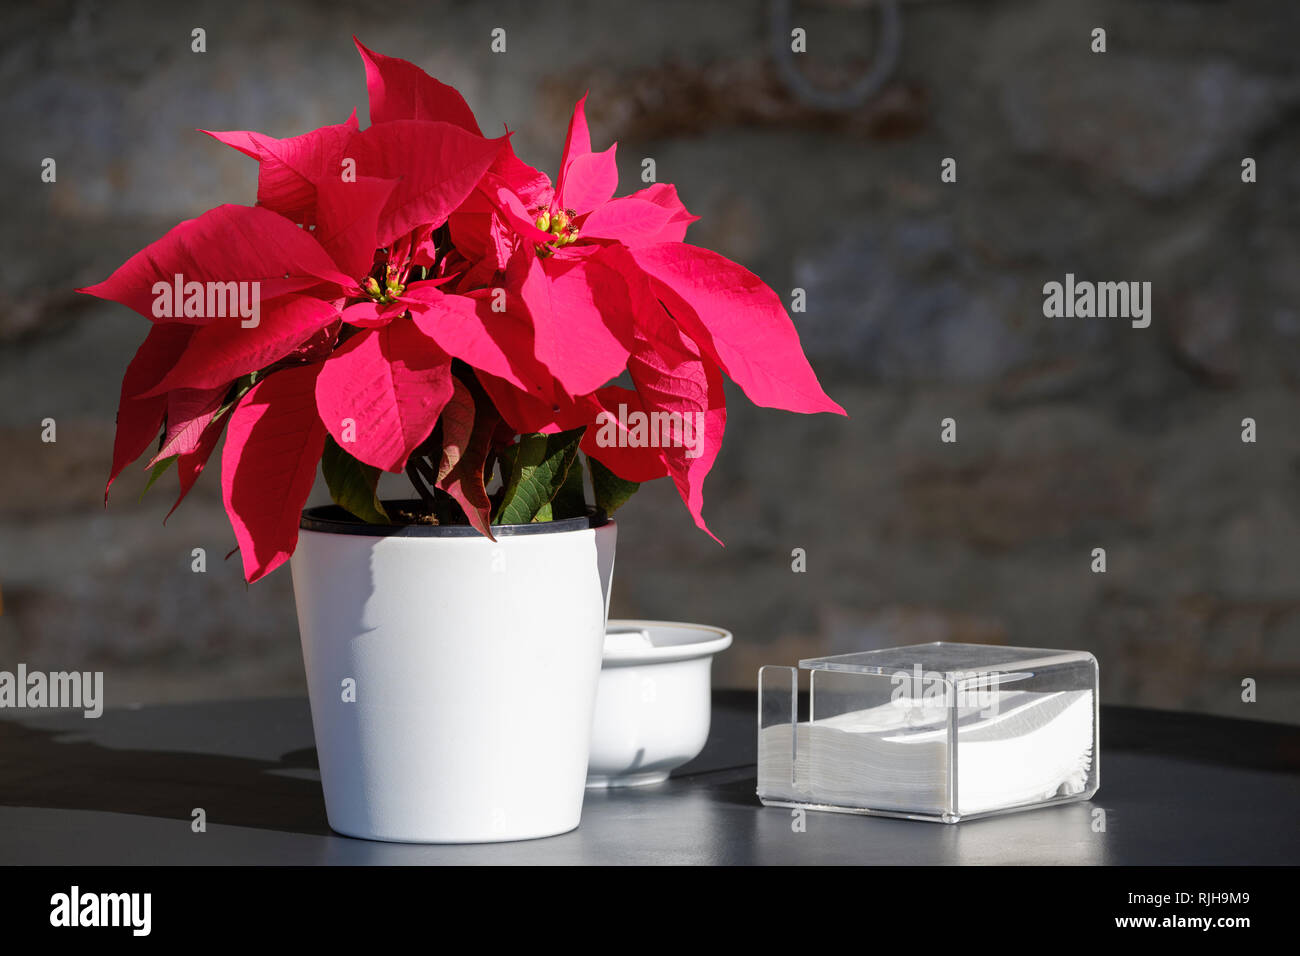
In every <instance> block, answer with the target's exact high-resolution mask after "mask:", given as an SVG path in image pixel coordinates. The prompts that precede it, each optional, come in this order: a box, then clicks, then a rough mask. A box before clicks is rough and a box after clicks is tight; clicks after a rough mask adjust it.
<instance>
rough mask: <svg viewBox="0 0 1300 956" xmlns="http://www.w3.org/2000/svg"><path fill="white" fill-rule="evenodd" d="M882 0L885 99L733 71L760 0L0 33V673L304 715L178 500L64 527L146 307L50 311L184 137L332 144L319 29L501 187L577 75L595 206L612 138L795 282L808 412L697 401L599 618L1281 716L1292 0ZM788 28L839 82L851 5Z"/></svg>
mask: <svg viewBox="0 0 1300 956" xmlns="http://www.w3.org/2000/svg"><path fill="white" fill-rule="evenodd" d="M796 6H797V5H796ZM902 9H903V14H902V21H903V33H902V42H901V48H900V49H899V55H898V63H897V66H896V68H895V69H894V70H893V71H892V74H891V75H890V77H889V79H888V81H887V82H886V83H885V85H884V86H883V88H882V89H881V90H880V91H879V92H878V93H877V94H876V95H875V96H873V97H872V98H871V100H870V101H869V102H867V103H865V104H864V105H862V106H859V107H856V108H853V109H850V110H846V111H822V110H819V109H817V108H815V107H813V106H810V105H809V104H808V103H807V102H805V101H804V100H803V99H801V98H800V97H799V96H797V95H794V94H792V93H791V92H790V90H789V89H788V88H787V86H786V84H785V83H783V81H782V80H781V78H780V76H779V74H778V73H777V71H776V70H775V69H774V66H773V63H772V59H771V50H772V48H773V40H772V37H771V30H770V26H769V19H768V15H767V5H766V4H763V3H758V2H750V3H728V4H723V3H710V2H700V0H692V2H663V3H653V4H649V3H639V2H632V0H618V2H610V0H606V2H600V3H596V2H590V3H574V4H538V3H528V4H525V3H503V4H479V3H475V4H470V3H441V4H440V3H433V2H423V3H419V4H406V3H393V2H389V3H384V4H377V3H368V2H359V3H348V4H341V3H323V4H313V3H307V2H302V0H300V2H291V3H287V4H275V5H271V4H265V5H264V4H240V3H231V2H223V3H198V4H193V5H189V6H185V5H177V4H167V5H162V4H160V5H157V6H156V7H149V6H146V5H132V4H113V5H100V4H91V3H72V2H55V3H45V4H40V5H32V6H30V7H26V8H20V7H15V6H13V5H10V6H8V7H6V8H5V11H4V13H3V14H2V15H0V16H3V21H4V29H3V30H2V31H0V79H2V80H3V83H2V85H3V88H4V90H5V96H4V100H3V105H2V106H0V111H2V112H0V123H2V124H3V128H5V129H6V130H8V131H9V135H8V137H7V141H6V147H5V149H4V150H3V152H2V153H0V164H3V166H2V168H0V174H2V181H3V186H2V187H0V188H2V189H3V191H4V194H3V198H4V204H5V209H6V216H5V220H4V228H3V230H0V257H2V261H3V262H4V264H5V268H4V277H5V281H4V282H3V283H0V448H2V449H3V461H4V464H3V469H2V470H0V589H2V593H3V600H4V605H3V614H0V666H12V662H15V661H18V660H23V661H26V662H27V663H28V664H29V665H30V666H32V667H43V668H61V667H77V668H81V669H86V668H93V669H104V670H105V671H106V672H107V688H108V693H109V695H110V700H109V703H110V705H112V704H114V703H124V702H126V701H130V700H164V699H185V698H198V697H221V696H231V695H253V694H272V693H301V692H302V691H303V680H302V672H301V663H300V660H299V657H298V647H297V635H296V625H295V622H294V616H293V608H292V594H291V589H290V581H289V577H288V573H287V570H285V571H281V572H278V573H276V574H275V575H273V576H272V577H271V578H269V579H268V580H266V581H264V582H261V583H259V584H257V585H254V586H253V587H251V588H250V587H246V586H245V585H244V583H243V580H242V577H241V575H240V573H239V569H238V566H237V565H238V562H237V561H230V562H223V561H222V560H221V557H222V556H223V555H224V554H225V553H226V552H227V551H228V550H229V549H230V548H231V547H233V536H232V535H231V532H230V530H229V528H228V526H227V524H226V520H225V517H224V514H223V512H222V509H221V505H220V497H219V493H218V488H217V483H216V481H215V480H214V479H215V477H216V476H215V474H210V475H208V476H205V478H204V480H203V481H202V482H201V483H200V486H199V488H198V489H196V491H195V493H194V494H193V495H192V496H191V499H190V500H189V501H187V503H186V504H185V506H184V507H182V508H181V509H180V510H179V511H178V512H177V513H176V514H175V515H174V516H173V517H172V519H171V520H170V521H169V522H168V523H167V525H166V526H165V527H164V526H163V525H162V517H163V515H164V514H166V512H167V509H168V508H169V507H170V504H171V501H170V497H169V494H168V489H162V490H158V489H155V491H153V492H151V493H150V495H149V496H148V497H146V498H145V499H144V500H143V501H137V500H136V499H137V497H138V495H139V489H140V488H141V487H142V486H143V481H142V480H141V478H140V477H139V476H138V475H132V474H128V476H126V477H125V478H124V479H122V480H121V482H120V486H119V487H118V488H117V489H115V495H114V498H113V501H112V504H111V506H110V507H109V508H108V509H107V510H105V509H104V508H103V507H102V485H103V479H104V477H105V472H106V469H107V464H108V461H109V451H110V448H111V443H112V422H113V415H114V410H115V405H116V398H117V388H118V383H119V380H120V375H121V372H122V370H123V368H124V367H125V365H126V362H127V360H128V359H129V357H130V355H131V354H132V352H133V350H134V348H135V346H136V345H137V344H138V341H139V340H140V338H142V336H143V333H144V323H143V320H141V319H140V318H139V317H137V316H135V315H134V314H132V313H128V312H127V311H126V310H125V309H123V308H120V307H117V306H112V305H107V304H103V303H98V302H94V301H91V300H85V299H81V298H79V297H76V296H74V295H73V294H72V293H71V291H70V290H71V289H72V288H73V287H74V286H76V285H80V284H83V283H86V282H89V281H94V280H97V279H98V278H101V277H102V276H104V275H105V274H107V273H108V272H109V271H110V270H111V269H112V268H113V267H114V266H116V265H117V264H118V263H119V262H120V261H121V260H122V259H123V258H125V256H127V255H128V254H129V253H130V252H132V251H134V250H135V249H136V248H138V247H139V246H140V245H142V244H144V243H145V242H147V241H149V240H151V239H153V238H155V237H157V236H158V235H160V234H161V233H162V232H163V231H165V230H166V229H167V228H169V227H170V226H171V225H173V224H174V223H175V222H176V221H178V220H180V219H182V218H186V217H189V216H192V215H194V214H197V213H199V212H201V211H202V210H204V209H206V208H208V207H210V206H212V205H215V204H218V203H221V202H251V201H252V199H253V196H254V186H255V169H254V167H253V164H252V163H251V162H249V161H247V160H246V159H244V158H243V157H241V156H239V155H238V154H236V153H234V152H233V151H230V150H228V149H225V148H224V147H222V146H221V145H220V144H217V143H215V142H213V141H211V140H210V139H208V138H207V137H204V136H202V135H200V134H198V133H196V132H194V128H195V127H205V128H214V129H230V128H253V129H259V130H263V131H266V132H269V133H272V134H276V135H290V134H293V133H297V132H301V131H303V130H305V129H307V128H310V127H313V126H317V125H320V124H323V123H328V122H337V121H339V120H341V119H342V118H344V117H345V116H346V114H347V112H348V111H349V110H350V109H351V108H352V107H353V106H357V107H359V109H360V115H361V117H362V120H363V122H364V118H365V87H364V79H363V74H362V70H361V67H360V64H359V62H358V60H357V57H356V54H355V52H354V51H353V48H352V44H351V40H350V36H351V34H353V33H356V34H358V35H359V36H360V37H361V38H362V39H363V40H364V41H365V42H366V43H367V44H368V45H370V46H371V47H373V48H375V49H378V50H380V51H383V52H385V53H389V54H392V55H398V56H404V57H407V58H409V59H412V60H414V61H416V62H418V63H420V64H421V65H422V66H424V67H426V68H427V69H429V70H430V72H433V73H435V75H438V76H440V77H441V78H442V79H444V80H446V81H448V82H451V83H453V84H455V85H456V86H458V87H460V88H461V89H462V90H463V91H464V93H465V95H466V96H467V98H468V99H469V101H470V103H471V104H472V105H473V106H474V107H475V108H476V110H477V111H478V114H479V118H480V120H481V121H482V125H483V127H484V128H485V129H494V128H499V125H500V124H501V123H503V122H506V123H509V124H510V126H511V128H512V129H515V130H517V134H516V138H515V143H516V148H517V149H518V151H519V152H520V153H521V155H523V156H524V157H525V158H526V159H529V160H530V161H532V162H533V163H534V164H536V165H539V166H542V167H553V166H554V165H555V162H556V161H557V159H558V154H559V149H560V145H561V143H562V139H563V133H564V123H565V120H566V118H567V113H568V110H569V109H570V108H571V105H572V102H573V100H574V99H576V98H577V97H578V96H579V95H581V93H582V92H583V91H584V90H585V89H588V88H590V90H591V98H590V100H589V107H588V108H589V116H590V119H591V125H592V129H593V135H594V139H595V141H596V143H597V144H598V145H599V144H601V143H603V142H606V141H612V140H615V139H616V140H618V141H619V144H620V145H619V160H620V169H621V171H622V174H623V178H624V182H625V184H627V185H626V187H625V188H626V189H631V188H635V187H634V185H633V184H634V183H635V180H636V179H637V177H638V175H639V172H640V169H641V159H642V158H643V157H647V156H649V157H653V158H654V159H655V162H656V167H657V173H658V176H659V178H660V179H661V180H664V181H672V182H675V183H677V185H678V187H679V189H680V191H681V194H682V196H683V198H684V200H685V201H686V203H687V204H688V206H690V207H691V209H692V210H693V211H694V212H696V213H698V214H699V215H701V216H702V219H701V220H700V222H699V223H697V224H696V225H695V226H693V227H692V232H691V234H690V236H689V238H690V239H691V241H693V242H696V243H699V244H702V245H707V246H711V247H714V248H717V249H718V250H719V251H721V252H723V253H725V254H727V255H729V256H731V257H733V258H736V259H738V260H740V261H742V262H744V263H746V264H747V265H749V266H750V267H751V268H753V269H754V270H755V271H756V272H758V273H759V274H761V275H762V276H763V277H764V278H766V279H767V280H768V281H769V282H770V283H771V284H772V285H773V287H775V288H776V289H777V290H778V291H780V292H781V293H782V294H783V295H787V294H789V293H790V292H791V290H793V289H795V288H801V289H803V290H805V292H806V300H807V311H806V312H802V313H797V314H796V315H795V316H794V318H795V320H796V322H797V324H798V325H799V327H800V330H801V333H802V335H803V337H804V341H805V343H806V346H807V351H808V354H809V357H810V359H811V360H812V362H813V364H814V366H815V367H816V368H817V369H818V370H819V372H820V374H821V376H822V378H823V382H824V383H825V384H826V386H827V388H828V390H829V391H830V393H831V394H832V395H833V396H834V397H836V398H837V399H838V400H839V401H840V402H841V403H842V404H843V405H844V406H845V407H846V408H847V409H848V411H849V413H850V418H849V420H848V421H843V420H838V419H832V418H830V417H825V416H823V417H819V418H812V419H810V418H805V417H801V416H795V415H789V414H786V413H781V412H774V411H769V410H762V409H755V408H753V407H752V406H750V405H748V404H747V403H746V402H745V400H744V398H743V396H742V395H740V394H739V392H738V391H737V390H732V392H731V394H730V398H731V399H732V401H731V403H730V420H729V426H730V427H729V429H728V436H727V440H726V443H725V445H724V448H723V453H722V456H721V458H720V460H719V462H718V464H717V466H716V467H715V469H714V472H713V474H712V476H711V477H710V479H709V482H708V484H707V485H706V501H707V507H706V515H707V517H708V518H709V521H710V525H711V527H712V528H713V529H714V531H715V532H716V533H718V535H719V536H720V537H721V538H722V539H723V540H724V541H725V542H726V543H727V547H726V548H725V549H720V548H718V546H717V545H716V544H714V543H713V542H711V541H710V540H708V539H707V538H706V537H705V536H704V535H702V534H700V533H699V532H698V531H696V530H695V528H694V526H693V524H692V523H691V521H690V519H689V518H688V517H687V515H686V513H685V511H684V510H683V509H682V508H681V506H680V504H679V503H678V502H677V500H676V496H675V494H674V492H673V491H672V489H671V487H669V486H667V485H664V484H662V483H660V485H657V486H651V487H648V488H646V489H644V490H643V491H642V493H641V494H640V495H639V496H638V497H637V498H636V499H634V501H633V502H632V503H631V504H630V505H629V506H628V507H627V508H626V509H625V511H623V512H621V513H620V523H621V525H622V529H621V532H620V538H621V547H620V554H619V559H618V573H617V583H616V590H615V597H614V602H613V613H614V614H616V615H618V616H624V617H650V618H668V619H678V620H697V621H702V622H708V623H713V624H718V625H722V626H726V627H729V628H731V629H732V630H733V631H734V632H735V634H736V637H737V643H736V646H735V647H734V648H733V649H732V650H731V651H729V652H728V653H727V654H726V655H725V656H724V657H723V658H721V659H720V660H719V661H718V663H717V665H716V669H715V673H716V675H717V678H718V679H719V680H720V681H721V682H723V683H726V684H731V685H736V686H752V685H753V680H754V671H755V669H756V668H757V667H758V666H759V665H760V664H762V663H792V662H793V661H795V660H796V659H797V658H799V657H801V656H809V655H812V654H817V653H834V652H846V651H851V650H859V649H865V648H870V647H876V646H888V645H891V644H898V643H911V642H916V641H926V640H937V639H949V640H973V641H984V642H1005V643H1013V644H1024V645H1042V646H1049V647H1078V648H1085V649H1088V650H1092V651H1094V652H1095V653H1096V654H1097V655H1098V657H1099V658H1100V659H1101V662H1102V675H1103V691H1104V698H1105V699H1106V700H1107V701H1110V702H1118V703H1128V704H1138V705H1144V706H1154V707H1170V708H1191V709H1197V710H1207V711H1213V712H1218V713H1224V714H1231V715H1237V716H1254V717H1260V718H1269V719H1275V720H1289V721H1296V720H1300V433H1298V432H1297V429H1296V427H1295V426H1296V421H1297V412H1298V411H1300V409H1298V407H1297V402H1296V398H1297V396H1296V389H1297V386H1298V384H1300V362H1298V361H1297V359H1298V358H1300V307H1298V306H1297V303H1298V302H1300V269H1298V268H1297V267H1296V263H1297V261H1300V231H1298V230H1297V227H1296V223H1297V219H1296V216H1297V211H1298V210H1300V164H1297V163H1296V162H1295V159H1296V156H1297V150H1298V149H1300V124H1298V123H1297V115H1298V108H1297V107H1298V104H1300V60H1298V59H1297V57H1296V55H1295V49H1294V43H1295V37H1296V36H1297V35H1300V8H1298V7H1297V5H1296V4H1294V3H1292V2H1290V0H1237V2H1234V3H1231V4H1229V3H1216V2H1197V0H1149V2H1133V0H1096V2H1089V3H1082V2H1019V0H948V2H938V0H936V2H933V3H905V4H903V8H902ZM794 21H795V22H796V23H798V24H801V25H804V26H805V28H806V29H807V31H808V52H807V53H806V54H804V55H803V58H802V59H801V60H800V61H799V65H800V67H801V68H802V69H803V70H805V72H806V73H807V75H808V76H809V77H810V78H811V79H812V80H813V81H814V82H816V83H820V84H824V85H827V86H833V85H835V84H844V83H848V82H851V81H852V79H853V78H854V77H855V76H858V75H861V73H862V72H863V71H864V70H866V69H867V68H868V67H869V66H870V62H871V55H870V54H869V53H867V52H865V51H868V50H870V49H871V48H872V46H873V44H874V43H875V41H876V40H877V39H878V34H877V33H876V32H874V31H873V29H872V25H871V20H870V17H869V16H868V15H867V13H866V12H865V11H864V9H863V8H862V4H861V3H859V2H853V0H844V2H841V3H839V4H833V5H830V6H828V7H821V8H818V9H816V10H814V11H810V12H807V13H804V12H802V11H799V10H798V9H796V12H795V14H794ZM194 27H203V28H204V29H205V30H206V31H207V52H206V53H202V54H196V53H193V52H192V51H191V46H190V31H191V30H192V29H193V28H194ZM494 27H503V28H505V29H506V31H507V52H506V53H505V54H493V53H492V52H491V51H490V50H489V38H490V37H489V35H490V31H491V30H492V29H493V28H494ZM1095 27H1103V28H1105V29H1106V31H1107V52H1105V53H1104V54H1102V53H1093V52H1092V51H1091V49H1090V44H1091V42H1092V40H1091V31H1092V30H1093V28H1095ZM45 157H53V158H55V159H56V161H57V163H58V167H57V169H58V180H57V183H55V184H43V183H42V182H41V181H40V164H41V161H42V159H43V158H45ZM945 157H952V158H954V159H956V161H957V181H956V182H955V183H944V182H941V180H940V163H941V161H942V160H943V159H944V158H945ZM1245 157H1251V158H1253V159H1254V160H1255V161H1256V164H1257V170H1258V181H1257V182H1254V183H1243V182H1242V177H1241V169H1242V167H1241V163H1242V159H1243V158H1245ZM635 185H636V186H639V185H640V184H639V183H635ZM1067 273H1072V274H1074V275H1076V276H1078V277H1079V278H1081V279H1091V280H1139V281H1149V282H1150V283H1151V284H1152V290H1153V293H1152V322H1151V324H1150V327H1148V328H1133V327H1132V326H1131V324H1130V323H1129V322H1128V321H1126V320H1122V319H1095V318H1094V319H1085V318H1060V319H1049V318H1045V317H1044V315H1043V292H1042V289H1043V285H1044V283H1045V282H1048V281H1053V280H1056V281H1061V280H1063V278H1064V276H1065V275H1066V274H1067ZM46 418H53V419H55V421H56V423H57V441H55V442H54V443H52V444H51V443H45V442H43V441H42V440H41V432H42V429H41V422H42V420H43V419H46ZM945 418H951V419H953V420H954V421H955V424H956V435H957V441H956V442H955V443H944V442H941V441H940V427H941V426H940V423H941V421H942V420H943V419H945ZM1244 418H1253V419H1254V420H1255V422H1256V423H1257V429H1258V440H1257V441H1256V442H1254V443H1250V444H1247V443H1243V442H1242V441H1241V431H1242V424H1241V423H1242V420H1243V419H1244ZM213 470H214V471H215V466H214V469H213ZM317 494H318V496H320V495H321V490H320V489H319V488H318V489H317ZM196 547H202V548H204V549H206V553H207V555H208V570H207V573H205V574H195V573H192V572H191V553H192V549H193V548H196ZM795 548H803V549H805V552H806V555H807V571H806V572H805V573H794V572H793V571H792V569H791V561H792V558H791V552H792V550H793V549H795ZM1095 548H1104V549H1105V551H1106V559H1107V566H1106V571H1105V573H1094V572H1093V570H1092V568H1091V565H1092V563H1093V557H1092V554H1093V549H1095ZM1247 677H1249V678H1254V679H1255V680H1256V681H1257V682H1258V703H1256V704H1254V705H1251V706H1246V705H1244V704H1243V703H1242V702H1241V682H1242V680H1243V679H1244V678H1247Z"/></svg>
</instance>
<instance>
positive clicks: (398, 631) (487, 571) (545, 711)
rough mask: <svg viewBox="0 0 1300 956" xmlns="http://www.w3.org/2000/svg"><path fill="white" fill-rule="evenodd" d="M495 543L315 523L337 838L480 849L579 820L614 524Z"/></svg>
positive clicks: (504, 536)
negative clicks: (476, 846)
mask: <svg viewBox="0 0 1300 956" xmlns="http://www.w3.org/2000/svg"><path fill="white" fill-rule="evenodd" d="M494 532H495V534H496V536H497V540H496V541H495V542H493V541H490V540H488V539H487V538H485V537H483V536H481V535H479V534H478V533H477V532H475V531H473V529H471V528H468V527H450V526H447V527H437V526H424V525H416V526H394V527H385V528H376V527H375V526H373V525H362V524H359V523H356V522H355V521H354V520H352V519H350V518H349V517H348V516H347V515H346V514H345V513H344V512H343V511H342V509H340V508H337V507H336V506H333V505H331V506H327V507H324V508H310V509H308V510H307V511H305V512H304V513H303V520H302V530H301V532H300V534H299V538H298V548H297V550H296V551H295V552H294V555H293V559H292V568H293V586H294V597H295V599H296V602H297V606H298V627H299V631H300V633H301V636H302V651H303V660H304V663H305V665H306V671H307V686H308V691H309V693H310V696H311V714H312V724H313V726H314V729H315V734H316V751H317V755H318V757H319V760H320V773H321V785H322V787H323V789H324V791H325V809H326V813H327V816H328V818H329V824H330V826H331V827H332V828H333V829H335V830H337V831H338V832H339V833H343V834H346V835H348V836H356V837H365V838H366V839H371V840H391V841H399V842H410V843H477V842H487V841H499V840H523V839H530V838H533V837H542V836H550V835H552V834H556V833H563V832H565V831H567V830H572V829H573V828H574V827H576V826H577V825H578V818H579V816H580V814H581V811H582V797H583V790H584V787H583V784H584V781H585V778H586V773H587V754H588V746H589V737H590V732H591V721H592V710H593V706H594V702H595V695H596V684H597V679H598V677H599V675H600V661H601V649H602V641H603V639H604V635H605V615H606V613H607V608H608V596H609V582H610V576H611V575H612V573H613V566H614V544H615V538H616V529H615V526H614V523H613V522H612V521H607V520H605V519H603V518H590V519H589V518H578V519H573V520H569V521H557V522H552V523H547V524H532V525H514V526H504V527H500V528H496V529H494Z"/></svg>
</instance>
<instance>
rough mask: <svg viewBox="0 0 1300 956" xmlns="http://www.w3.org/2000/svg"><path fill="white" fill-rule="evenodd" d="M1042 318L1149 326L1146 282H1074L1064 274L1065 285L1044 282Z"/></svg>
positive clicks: (1149, 288)
mask: <svg viewBox="0 0 1300 956" xmlns="http://www.w3.org/2000/svg"><path fill="white" fill-rule="evenodd" d="M1043 315H1044V316H1046V317H1047V318H1049V319H1061V318H1065V319H1074V318H1080V319H1091V318H1098V319H1129V320H1131V323H1132V325H1133V328H1135V329H1145V328H1146V327H1147V326H1149V325H1150V324H1151V283H1150V282H1089V281H1087V280H1083V281H1078V282H1076V281H1075V278H1074V273H1073V272H1067V273H1066V274H1065V282H1048V283H1046V284H1045V285H1044V286H1043Z"/></svg>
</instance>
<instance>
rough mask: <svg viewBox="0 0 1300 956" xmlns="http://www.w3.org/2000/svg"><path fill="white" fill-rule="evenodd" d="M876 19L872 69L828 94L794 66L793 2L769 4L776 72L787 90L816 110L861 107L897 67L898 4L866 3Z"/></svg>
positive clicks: (900, 28)
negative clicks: (791, 42)
mask: <svg viewBox="0 0 1300 956" xmlns="http://www.w3.org/2000/svg"><path fill="white" fill-rule="evenodd" d="M865 6H868V7H874V8H875V9H876V11H877V12H878V15H879V21H880V22H879V42H878V44H877V46H876V49H875V55H874V58H873V59H872V62H871V68H870V69H869V70H868V71H867V72H866V73H864V74H863V75H862V76H861V77H859V78H858V79H856V80H854V81H853V83H851V84H850V85H849V86H847V87H845V88H843V89H838V90H827V89H823V88H821V87H819V86H817V85H816V84H815V83H813V82H812V81H811V80H809V79H808V77H807V76H805V75H804V74H803V72H802V71H801V70H800V69H799V68H798V67H797V66H796V65H795V54H794V51H793V50H791V48H790V31H791V30H792V29H793V23H792V21H793V16H792V12H791V8H792V7H793V2H792V0H771V8H770V9H771V30H772V52H773V55H774V57H775V60H776V67H777V72H778V73H779V74H780V76H781V80H782V82H783V83H784V84H785V86H786V88H787V89H788V90H789V91H790V92H791V93H792V94H794V95H795V96H796V97H798V98H799V99H800V100H801V101H802V102H803V103H804V104H805V105H807V106H810V107H812V108H814V109H819V110H851V109H855V108H857V107H859V106H861V105H862V104H863V103H865V102H866V101H867V100H869V99H870V98H871V97H872V96H874V95H875V94H876V93H877V92H879V90H880V88H881V87H882V86H884V84H885V81H886V80H887V79H889V76H890V74H891V73H893V72H894V68H895V67H896V66H897V65H898V54H899V49H900V48H901V46H902V40H903V17H902V13H901V12H900V10H899V6H898V0H867V3H866V4H865Z"/></svg>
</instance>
